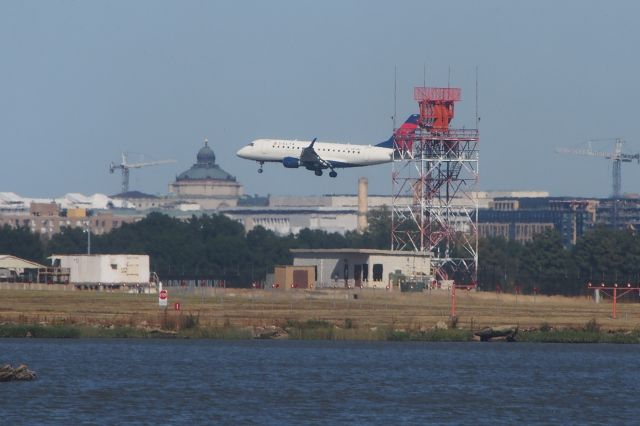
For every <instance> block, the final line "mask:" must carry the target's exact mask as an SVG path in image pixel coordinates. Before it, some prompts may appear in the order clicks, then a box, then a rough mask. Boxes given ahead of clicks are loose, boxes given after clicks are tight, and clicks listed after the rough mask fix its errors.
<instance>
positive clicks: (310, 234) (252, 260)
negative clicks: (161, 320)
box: [0, 208, 640, 295]
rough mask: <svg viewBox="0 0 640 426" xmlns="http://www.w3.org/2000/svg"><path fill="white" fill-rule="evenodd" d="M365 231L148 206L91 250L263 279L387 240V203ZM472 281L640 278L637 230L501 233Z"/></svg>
mask: <svg viewBox="0 0 640 426" xmlns="http://www.w3.org/2000/svg"><path fill="white" fill-rule="evenodd" d="M368 219H369V228H368V230H367V231H366V232H364V233H357V232H347V233H346V234H344V235H343V234H339V233H330V232H325V231H322V230H309V229H303V230H302V231H300V232H299V233H298V234H297V235H286V236H280V235H277V234H275V233H274V232H272V231H269V230H266V229H265V228H262V227H260V226H258V227H256V228H254V229H252V230H250V231H249V232H245V230H244V227H243V226H242V225H241V224H240V223H238V222H236V221H234V220H232V219H229V218H228V217H226V216H224V215H202V216H192V217H191V218H190V219H188V220H186V221H183V220H179V219H176V218H172V217H170V216H167V215H164V214H161V213H151V214H149V215H148V216H147V217H146V218H144V219H142V220H140V221H139V222H136V223H132V224H123V225H122V226H121V227H120V228H117V229H114V230H113V231H111V232H110V233H107V234H104V235H92V236H91V252H92V253H94V254H98V253H100V254H119V253H127V254H148V255H149V257H150V263H151V269H152V270H153V271H155V272H157V273H158V274H159V275H160V277H161V278H162V279H224V280H227V281H228V282H229V283H230V284H232V285H237V286H246V285H249V284H250V283H251V282H254V281H259V280H263V279H264V278H265V276H266V274H267V273H268V272H271V271H272V270H273V267H274V266H275V265H284V264H291V262H292V256H291V253H290V249H292V248H374V249H388V248H389V247H390V232H391V219H390V211H389V209H388V208H381V209H374V210H372V211H370V213H369V218H368ZM86 252H87V234H86V233H85V232H83V230H81V229H79V228H63V229H62V230H61V232H60V233H58V234H56V235H54V236H53V237H52V238H51V239H49V240H47V239H44V238H41V236H40V235H39V234H34V233H32V232H31V231H30V230H28V229H27V228H17V229H14V228H11V227H9V226H4V227H3V228H0V253H2V254H12V255H15V256H18V257H22V258H25V259H29V260H33V261H36V262H39V263H43V264H49V263H50V262H48V261H47V257H48V256H50V255H51V254H77V253H86ZM478 252H479V265H478V284H479V286H480V288H481V289H484V290H494V289H500V290H502V291H507V292H515V291H520V292H523V293H532V292H534V290H535V291H537V292H539V293H542V294H566V295H574V294H582V293H584V292H585V291H586V283H588V282H593V283H600V282H605V283H608V284H609V283H615V282H617V283H619V284H626V283H627V282H631V283H634V284H637V283H639V282H640V236H638V235H637V234H636V233H635V232H633V231H632V230H613V229H608V228H600V227H598V228H594V229H592V230H591V231H589V232H588V233H587V234H585V235H584V236H583V237H582V238H580V239H579V240H578V242H577V244H576V245H575V246H573V247H571V248H565V247H563V244H562V239H561V237H560V235H559V234H558V233H557V232H556V231H554V230H548V231H546V232H544V233H542V234H539V235H536V236H535V237H534V238H533V241H531V242H528V243H525V244H521V243H518V242H515V241H506V240H504V239H500V238H486V239H480V241H479V250H478Z"/></svg>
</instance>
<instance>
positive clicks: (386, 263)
mask: <svg viewBox="0 0 640 426" xmlns="http://www.w3.org/2000/svg"><path fill="white" fill-rule="evenodd" d="M291 253H292V254H293V265H294V266H315V267H316V287H352V288H355V287H367V288H387V286H388V287H389V289H393V285H392V283H393V280H392V276H393V275H404V276H407V277H417V276H419V277H423V278H424V279H429V278H430V277H431V258H430V256H429V254H428V253H417V252H409V251H393V250H373V249H291Z"/></svg>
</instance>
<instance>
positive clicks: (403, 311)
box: [0, 289, 640, 330]
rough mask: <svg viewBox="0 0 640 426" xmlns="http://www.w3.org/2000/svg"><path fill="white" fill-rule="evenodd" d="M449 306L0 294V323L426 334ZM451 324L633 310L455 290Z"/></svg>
mask: <svg viewBox="0 0 640 426" xmlns="http://www.w3.org/2000/svg"><path fill="white" fill-rule="evenodd" d="M356 296H357V298H355V297H356ZM175 302H180V304H181V308H182V310H181V312H180V313H177V312H175V311H174V310H173V303H175ZM450 302H451V298H450V295H449V294H448V293H446V292H443V291H433V292H425V293H412V294H401V293H398V292H387V291H384V290H357V291H353V290H352V291H345V290H313V291H306V290H291V291H265V290H248V289H215V290H214V289H206V290H205V289H169V307H168V309H167V311H166V312H165V310H164V309H163V308H160V307H158V299H157V295H143V294H126V293H107V292H94V291H29V290H4V289H0V323H11V324H40V325H52V324H57V325H82V326H94V327H105V328H108V327H112V328H113V327H138V328H140V327H146V328H153V327H158V328H167V327H166V324H167V320H171V319H172V318H175V317H179V316H182V317H184V316H192V317H196V318H197V321H198V324H199V326H200V327H202V328H207V327H209V328H219V327H223V326H226V327H236V328H242V327H249V326H253V327H266V326H271V325H276V326H283V325H285V324H287V323H292V322H298V323H302V322H308V321H322V322H323V323H327V324H332V325H337V326H339V327H340V328H348V329H369V330H371V329H374V330H375V328H376V327H386V328H388V329H393V330H426V329H431V328H433V327H434V325H435V324H436V323H438V322H439V321H444V322H449V319H450ZM457 318H458V321H457V327H458V328H460V329H463V330H477V329H479V328H482V327H484V326H495V325H505V324H515V325H519V327H520V329H527V328H541V327H543V328H545V327H548V326H551V327H553V328H556V329H558V328H559V329H563V328H574V329H583V328H584V327H585V324H587V323H589V322H590V321H593V320H594V319H595V321H596V322H597V324H598V326H599V327H600V328H601V329H603V330H636V329H638V328H640V304H639V303H633V302H629V303H625V302H624V300H622V301H619V302H618V304H617V319H615V320H614V319H612V303H611V301H610V300H604V301H603V302H602V303H600V304H595V303H594V302H593V300H592V299H590V298H586V297H573V298H568V297H560V296H552V297H548V296H537V297H535V298H534V297H533V296H522V295H520V296H518V297H517V298H516V296H515V295H507V294H500V295H496V294H495V293H484V292H466V291H458V295H457ZM174 322H175V321H174Z"/></svg>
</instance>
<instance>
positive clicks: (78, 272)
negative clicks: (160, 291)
mask: <svg viewBox="0 0 640 426" xmlns="http://www.w3.org/2000/svg"><path fill="white" fill-rule="evenodd" d="M49 259H51V263H52V265H53V266H57V267H62V268H69V272H70V275H69V282H70V283H71V284H75V285H76V286H79V285H84V286H89V287H90V288H95V287H96V286H97V287H105V288H122V287H124V288H135V287H141V288H148V287H149V284H150V283H149V281H150V280H149V278H150V271H149V256H148V255H146V254H54V255H52V256H50V257H49ZM153 286H154V288H155V284H154V285H153Z"/></svg>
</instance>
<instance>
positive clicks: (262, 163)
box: [258, 161, 264, 173]
mask: <svg viewBox="0 0 640 426" xmlns="http://www.w3.org/2000/svg"><path fill="white" fill-rule="evenodd" d="M258 163H260V168H259V169H258V173H262V172H263V171H264V170H262V166H264V161H258Z"/></svg>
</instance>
